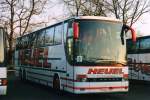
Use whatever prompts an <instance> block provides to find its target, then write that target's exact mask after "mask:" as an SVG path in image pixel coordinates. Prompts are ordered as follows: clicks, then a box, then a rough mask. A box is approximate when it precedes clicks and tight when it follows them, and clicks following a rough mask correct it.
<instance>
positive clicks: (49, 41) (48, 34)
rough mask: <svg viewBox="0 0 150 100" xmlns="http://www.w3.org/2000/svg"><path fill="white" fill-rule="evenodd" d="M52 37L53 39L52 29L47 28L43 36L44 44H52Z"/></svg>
mask: <svg viewBox="0 0 150 100" xmlns="http://www.w3.org/2000/svg"><path fill="white" fill-rule="evenodd" d="M53 37H54V28H48V29H46V34H45V44H48V45H49V44H50V45H51V44H53Z"/></svg>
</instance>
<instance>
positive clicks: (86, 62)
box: [67, 19, 128, 93]
mask: <svg viewBox="0 0 150 100" xmlns="http://www.w3.org/2000/svg"><path fill="white" fill-rule="evenodd" d="M74 22H76V23H77V24H78V27H79V35H78V36H79V37H78V38H76V39H73V37H72V38H71V37H69V34H71V33H72V32H73V31H70V30H71V27H70V26H69V29H68V30H69V31H68V39H67V41H68V42H67V43H68V52H67V54H68V62H69V63H70V64H71V65H72V66H74V73H73V74H74V75H73V77H74V85H73V86H72V87H71V86H69V84H68V87H70V88H72V89H73V90H74V93H96V92H127V91H128V67H127V66H126V44H123V43H122V41H121V37H120V34H121V30H122V23H120V22H114V21H102V20H85V19H78V20H75V21H74ZM72 27H73V26H72ZM72 34H73V33H72Z"/></svg>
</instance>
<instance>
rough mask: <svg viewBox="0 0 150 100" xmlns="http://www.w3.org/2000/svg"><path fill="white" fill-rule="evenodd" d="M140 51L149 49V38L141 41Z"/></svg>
mask: <svg viewBox="0 0 150 100" xmlns="http://www.w3.org/2000/svg"><path fill="white" fill-rule="evenodd" d="M140 49H143V50H144V49H150V38H145V39H144V38H143V39H141V41H140Z"/></svg>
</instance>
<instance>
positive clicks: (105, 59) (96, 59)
mask: <svg viewBox="0 0 150 100" xmlns="http://www.w3.org/2000/svg"><path fill="white" fill-rule="evenodd" d="M88 60H91V61H112V59H108V58H89V59H88Z"/></svg>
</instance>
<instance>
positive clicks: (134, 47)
mask: <svg viewBox="0 0 150 100" xmlns="http://www.w3.org/2000/svg"><path fill="white" fill-rule="evenodd" d="M138 51H139V39H137V41H136V43H134V42H132V40H131V39H128V40H127V53H137V52H138Z"/></svg>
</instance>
